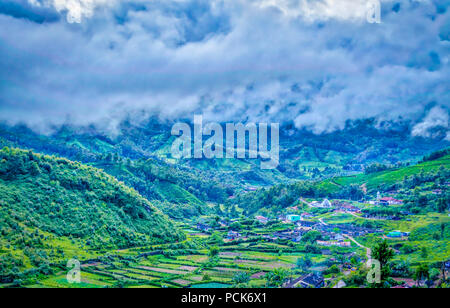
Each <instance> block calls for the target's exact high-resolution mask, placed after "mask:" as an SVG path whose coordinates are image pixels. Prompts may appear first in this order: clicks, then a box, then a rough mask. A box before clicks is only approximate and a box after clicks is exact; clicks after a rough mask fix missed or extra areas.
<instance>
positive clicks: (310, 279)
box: [283, 273, 325, 288]
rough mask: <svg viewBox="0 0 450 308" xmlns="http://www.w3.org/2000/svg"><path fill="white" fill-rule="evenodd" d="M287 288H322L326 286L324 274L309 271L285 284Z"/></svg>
mask: <svg viewBox="0 0 450 308" xmlns="http://www.w3.org/2000/svg"><path fill="white" fill-rule="evenodd" d="M283 286H284V287H285V288H322V287H324V286H325V280H324V279H323V276H322V275H321V274H318V273H309V274H306V275H304V276H301V277H299V278H297V279H291V280H289V281H288V282H286V283H285V284H284V285H283Z"/></svg>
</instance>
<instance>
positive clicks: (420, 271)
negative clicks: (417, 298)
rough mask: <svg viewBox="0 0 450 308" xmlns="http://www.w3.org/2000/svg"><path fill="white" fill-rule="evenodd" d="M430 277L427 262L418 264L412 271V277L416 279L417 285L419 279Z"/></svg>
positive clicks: (418, 284)
mask: <svg viewBox="0 0 450 308" xmlns="http://www.w3.org/2000/svg"><path fill="white" fill-rule="evenodd" d="M429 277H430V269H429V267H428V264H426V263H422V264H420V265H419V266H418V267H417V268H416V271H415V273H414V279H415V280H416V281H417V286H419V287H420V281H421V280H424V279H428V278H429Z"/></svg>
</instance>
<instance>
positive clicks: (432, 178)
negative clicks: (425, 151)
mask: <svg viewBox="0 0 450 308" xmlns="http://www.w3.org/2000/svg"><path fill="white" fill-rule="evenodd" d="M449 178H450V155H444V156H442V157H437V158H433V159H429V160H426V161H424V162H421V163H419V164H416V165H413V166H407V167H400V168H396V169H389V170H385V171H382V172H375V173H368V174H365V173H360V174H358V175H354V176H346V177H337V178H331V179H327V180H323V181H316V182H313V181H298V182H296V183H294V184H282V185H276V186H273V187H271V188H269V189H260V190H258V191H256V192H250V193H244V194H240V195H239V196H238V197H237V198H235V199H234V200H232V201H231V202H230V204H231V205H238V206H240V207H242V208H243V209H244V210H246V211H247V212H248V213H255V212H257V211H259V210H260V209H269V210H270V211H271V212H277V211H280V210H282V209H284V208H286V207H289V206H292V205H295V204H297V203H298V202H299V198H301V197H302V198H335V199H351V200H361V199H370V198H374V197H375V196H376V193H377V191H380V192H386V191H396V192H397V194H398V195H399V197H400V198H401V199H406V205H405V206H406V208H405V209H408V210H413V211H414V212H420V211H428V210H437V209H438V208H441V209H442V208H445V204H446V202H447V201H446V200H447V199H448V198H449V196H448V194H444V197H443V198H438V197H437V196H435V195H434V194H432V193H430V192H431V190H433V189H440V190H442V191H444V192H447V186H446V182H447V181H448V179H449ZM441 199H442V200H444V201H442V200H441ZM438 204H439V205H438Z"/></svg>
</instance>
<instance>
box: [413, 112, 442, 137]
mask: <svg viewBox="0 0 450 308" xmlns="http://www.w3.org/2000/svg"><path fill="white" fill-rule="evenodd" d="M433 128H444V129H447V130H448V129H449V128H450V126H449V114H448V111H446V110H445V109H443V108H441V107H439V106H436V107H434V108H432V109H431V110H430V111H429V112H428V114H427V116H426V117H425V119H423V121H422V122H420V123H418V124H416V125H415V126H414V127H413V130H412V135H413V136H421V137H433V132H432V129H433ZM449 137H450V132H448V133H447V135H446V139H447V140H448V138H449Z"/></svg>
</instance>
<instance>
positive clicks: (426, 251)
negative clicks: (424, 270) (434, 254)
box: [420, 246, 428, 259]
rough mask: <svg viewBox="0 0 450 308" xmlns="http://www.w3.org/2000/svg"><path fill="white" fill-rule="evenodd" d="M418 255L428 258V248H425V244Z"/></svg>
mask: <svg viewBox="0 0 450 308" xmlns="http://www.w3.org/2000/svg"><path fill="white" fill-rule="evenodd" d="M420 256H421V257H422V258H423V259H426V258H428V250H427V248H426V247H425V246H424V247H422V252H421V253H420Z"/></svg>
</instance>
